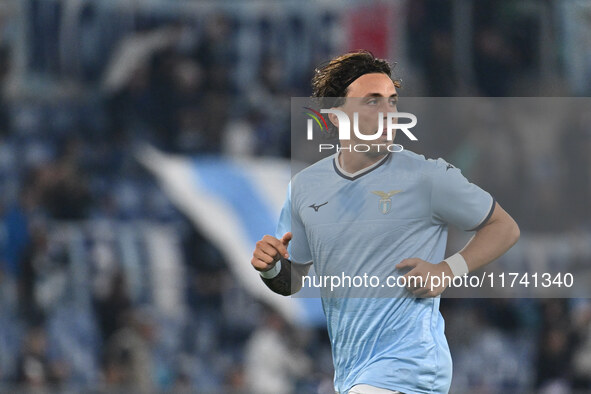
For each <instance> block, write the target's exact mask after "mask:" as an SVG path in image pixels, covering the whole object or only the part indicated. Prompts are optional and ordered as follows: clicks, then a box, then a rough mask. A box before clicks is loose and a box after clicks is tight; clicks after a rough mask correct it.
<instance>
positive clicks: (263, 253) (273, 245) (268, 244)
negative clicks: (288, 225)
mask: <svg viewBox="0 0 591 394" xmlns="http://www.w3.org/2000/svg"><path fill="white" fill-rule="evenodd" d="M291 237H292V235H291V233H290V232H287V233H285V234H284V235H283V238H281V239H277V238H275V237H272V236H270V235H265V236H264V237H263V239H261V240H260V241H258V242H257V243H256V248H255V249H254V252H253V253H252V260H251V261H250V262H251V264H252V266H253V267H254V268H255V269H256V270H257V271H268V270H270V269H271V268H273V267H274V266H275V264H276V263H277V262H278V261H279V259H281V257H284V258H286V259H287V258H289V253H287V245H289V241H291Z"/></svg>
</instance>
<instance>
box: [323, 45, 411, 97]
mask: <svg viewBox="0 0 591 394" xmlns="http://www.w3.org/2000/svg"><path fill="white" fill-rule="evenodd" d="M371 73H383V74H386V75H387V76H389V77H390V78H392V67H391V66H390V63H388V62H387V61H386V60H384V59H378V58H376V57H375V56H374V55H373V54H372V53H371V52H369V51H365V50H360V51H357V52H349V53H345V54H344V55H341V56H338V57H335V58H334V59H332V60H330V61H329V62H328V63H326V64H324V65H322V66H321V67H319V68H317V69H316V70H315V72H314V77H313V78H312V89H313V92H312V97H345V96H346V95H347V89H348V88H349V85H350V84H351V83H352V82H353V81H355V80H356V79H357V78H359V77H360V76H362V75H364V74H371ZM393 82H394V86H396V87H397V88H399V87H400V81H399V80H394V81H393Z"/></svg>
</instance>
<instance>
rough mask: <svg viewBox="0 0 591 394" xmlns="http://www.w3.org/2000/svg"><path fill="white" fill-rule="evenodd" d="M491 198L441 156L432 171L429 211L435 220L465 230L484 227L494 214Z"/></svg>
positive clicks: (493, 203)
mask: <svg viewBox="0 0 591 394" xmlns="http://www.w3.org/2000/svg"><path fill="white" fill-rule="evenodd" d="M494 207H495V200H494V198H493V197H492V196H491V195H490V194H489V193H488V192H486V191H484V190H482V189H481V188H480V187H478V186H477V185H475V184H473V183H470V182H469V181H468V180H467V179H466V178H465V177H464V176H463V175H462V172H461V171H460V170H459V169H458V168H456V167H454V166H453V165H451V164H449V163H447V162H446V161H445V160H443V159H438V160H437V162H436V168H435V171H434V172H433V173H432V189H431V213H432V218H433V221H434V222H435V223H439V224H443V223H450V224H453V225H454V226H457V227H458V228H460V229H462V230H466V231H475V230H478V229H479V228H480V227H481V226H483V225H484V224H485V223H486V222H487V221H488V219H489V218H490V216H491V215H492V213H493V210H494Z"/></svg>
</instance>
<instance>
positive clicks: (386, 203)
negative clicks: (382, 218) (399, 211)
mask: <svg viewBox="0 0 591 394" xmlns="http://www.w3.org/2000/svg"><path fill="white" fill-rule="evenodd" d="M401 191H402V190H390V191H389V192H387V193H386V192H381V191H379V190H372V193H373V194H375V195H376V196H379V197H380V202H379V204H378V210H379V211H380V212H381V213H382V214H383V215H385V214H387V213H388V212H390V210H391V209H392V199H391V198H390V197H392V196H393V195H395V194H398V193H400V192H401Z"/></svg>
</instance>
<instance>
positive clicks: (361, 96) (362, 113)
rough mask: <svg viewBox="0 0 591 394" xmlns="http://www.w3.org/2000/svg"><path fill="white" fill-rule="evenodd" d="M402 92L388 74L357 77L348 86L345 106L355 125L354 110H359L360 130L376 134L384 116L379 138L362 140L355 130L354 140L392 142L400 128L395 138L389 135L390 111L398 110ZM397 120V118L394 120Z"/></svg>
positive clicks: (377, 142)
mask: <svg viewBox="0 0 591 394" xmlns="http://www.w3.org/2000/svg"><path fill="white" fill-rule="evenodd" d="M397 101H398V94H397V93H396V87H395V86H394V82H392V80H391V79H390V77H388V76H387V75H386V74H382V73H373V74H364V75H362V76H360V77H359V78H357V79H356V80H355V81H353V82H352V83H351V84H350V85H349V88H348V90H347V100H346V101H345V104H343V106H342V108H341V109H342V110H343V111H344V112H346V113H347V115H349V119H350V120H351V126H353V119H354V117H353V116H354V113H355V112H356V113H357V114H358V125H359V132H360V133H361V134H365V135H375V134H376V132H377V130H378V128H379V126H380V125H379V120H380V113H381V117H382V119H383V122H382V135H381V136H380V137H379V139H378V140H375V141H362V140H359V139H358V138H357V137H356V136H355V133H353V132H352V133H351V143H352V144H356V143H366V144H367V143H369V144H371V143H375V144H389V143H392V142H393V140H394V137H395V134H396V130H393V132H392V139H391V140H388V139H387V135H386V130H387V129H386V127H387V114H388V112H396V105H397ZM394 121H395V120H394Z"/></svg>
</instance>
